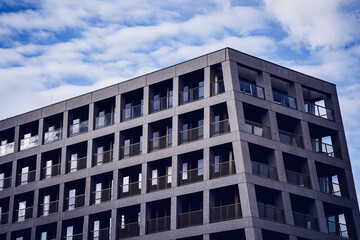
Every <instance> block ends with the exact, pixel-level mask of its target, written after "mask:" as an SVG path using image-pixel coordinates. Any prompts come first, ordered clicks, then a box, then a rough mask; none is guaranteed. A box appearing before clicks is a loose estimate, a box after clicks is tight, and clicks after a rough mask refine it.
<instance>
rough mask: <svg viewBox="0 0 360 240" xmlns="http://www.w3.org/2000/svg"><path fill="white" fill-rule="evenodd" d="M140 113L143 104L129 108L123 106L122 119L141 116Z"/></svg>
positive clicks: (141, 113)
mask: <svg viewBox="0 0 360 240" xmlns="http://www.w3.org/2000/svg"><path fill="white" fill-rule="evenodd" d="M142 115H143V104H138V105H135V106H131V107H130V108H124V109H123V110H122V120H123V121H126V120H129V119H134V118H137V117H141V116H142Z"/></svg>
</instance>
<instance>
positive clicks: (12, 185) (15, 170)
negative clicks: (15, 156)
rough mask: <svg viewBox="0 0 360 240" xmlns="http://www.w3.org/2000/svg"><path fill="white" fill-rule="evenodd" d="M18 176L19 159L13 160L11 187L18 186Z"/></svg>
mask: <svg viewBox="0 0 360 240" xmlns="http://www.w3.org/2000/svg"><path fill="white" fill-rule="evenodd" d="M19 173H21V170H20V169H19ZM17 178H18V171H17V161H12V169H11V187H12V188H14V187H15V186H16V180H17Z"/></svg>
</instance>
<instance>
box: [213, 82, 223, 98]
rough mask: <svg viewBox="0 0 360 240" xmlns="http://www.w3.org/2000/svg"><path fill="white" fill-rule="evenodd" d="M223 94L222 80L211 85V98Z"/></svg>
mask: <svg viewBox="0 0 360 240" xmlns="http://www.w3.org/2000/svg"><path fill="white" fill-rule="evenodd" d="M223 92H225V85H224V80H220V81H217V82H213V83H211V96H215V95H218V94H220V93H223Z"/></svg>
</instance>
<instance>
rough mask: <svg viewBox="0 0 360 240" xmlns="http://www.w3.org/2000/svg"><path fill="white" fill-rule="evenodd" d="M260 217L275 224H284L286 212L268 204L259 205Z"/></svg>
mask: <svg viewBox="0 0 360 240" xmlns="http://www.w3.org/2000/svg"><path fill="white" fill-rule="evenodd" d="M258 210H259V217H260V218H263V219H267V220H271V221H275V222H280V223H284V222H285V221H284V210H283V209H282V208H277V207H274V206H271V205H268V204H263V203H258Z"/></svg>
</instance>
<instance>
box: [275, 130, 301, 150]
mask: <svg viewBox="0 0 360 240" xmlns="http://www.w3.org/2000/svg"><path fill="white" fill-rule="evenodd" d="M279 138H280V142H282V143H286V144H289V145H293V146H294V147H299V148H304V145H303V141H302V136H300V135H297V134H294V133H289V132H286V131H283V130H279Z"/></svg>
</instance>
